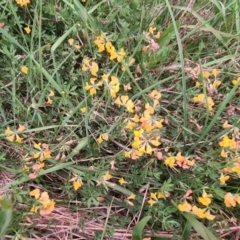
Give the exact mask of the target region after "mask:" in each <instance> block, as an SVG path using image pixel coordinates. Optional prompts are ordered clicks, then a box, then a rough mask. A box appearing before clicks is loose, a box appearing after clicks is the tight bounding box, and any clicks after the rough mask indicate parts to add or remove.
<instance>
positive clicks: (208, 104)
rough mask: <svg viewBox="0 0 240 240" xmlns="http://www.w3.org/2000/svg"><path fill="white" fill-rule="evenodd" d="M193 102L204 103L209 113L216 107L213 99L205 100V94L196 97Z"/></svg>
mask: <svg viewBox="0 0 240 240" xmlns="http://www.w3.org/2000/svg"><path fill="white" fill-rule="evenodd" d="M192 100H193V101H194V102H196V103H204V104H205V106H206V107H207V108H208V110H209V111H211V110H212V109H213V108H212V107H213V106H214V102H213V100H212V98H211V97H207V98H205V95H204V94H203V93H201V94H198V96H196V97H193V99H192Z"/></svg>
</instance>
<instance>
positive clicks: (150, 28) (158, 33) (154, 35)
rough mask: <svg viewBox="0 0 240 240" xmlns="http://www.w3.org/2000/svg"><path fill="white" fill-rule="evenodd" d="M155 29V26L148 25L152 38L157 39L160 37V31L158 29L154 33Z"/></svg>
mask: <svg viewBox="0 0 240 240" xmlns="http://www.w3.org/2000/svg"><path fill="white" fill-rule="evenodd" d="M155 31H156V28H155V27H149V30H148V32H149V33H151V34H152V36H153V37H154V38H157V39H158V38H160V32H159V31H158V32H157V33H156V34H154V32H155Z"/></svg>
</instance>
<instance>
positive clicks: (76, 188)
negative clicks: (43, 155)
mask: <svg viewBox="0 0 240 240" xmlns="http://www.w3.org/2000/svg"><path fill="white" fill-rule="evenodd" d="M81 186H82V184H81V182H80V181H79V180H77V181H74V182H73V187H74V190H75V191H77V190H78V189H79V188H80V187H81Z"/></svg>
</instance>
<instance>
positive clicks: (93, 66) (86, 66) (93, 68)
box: [82, 58, 99, 76]
mask: <svg viewBox="0 0 240 240" xmlns="http://www.w3.org/2000/svg"><path fill="white" fill-rule="evenodd" d="M88 70H89V71H90V72H91V74H92V75H93V76H97V72H98V70H99V68H98V64H97V63H96V62H94V61H92V62H91V60H90V59H88V58H85V59H84V60H83V66H82V71H83V72H86V71H88Z"/></svg>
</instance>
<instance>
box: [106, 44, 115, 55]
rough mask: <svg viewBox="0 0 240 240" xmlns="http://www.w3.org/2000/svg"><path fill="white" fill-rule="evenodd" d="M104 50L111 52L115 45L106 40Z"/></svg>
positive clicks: (113, 50)
mask: <svg viewBox="0 0 240 240" xmlns="http://www.w3.org/2000/svg"><path fill="white" fill-rule="evenodd" d="M106 50H107V52H108V53H110V54H111V53H113V52H115V47H114V46H113V45H112V43H111V42H107V43H106Z"/></svg>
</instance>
